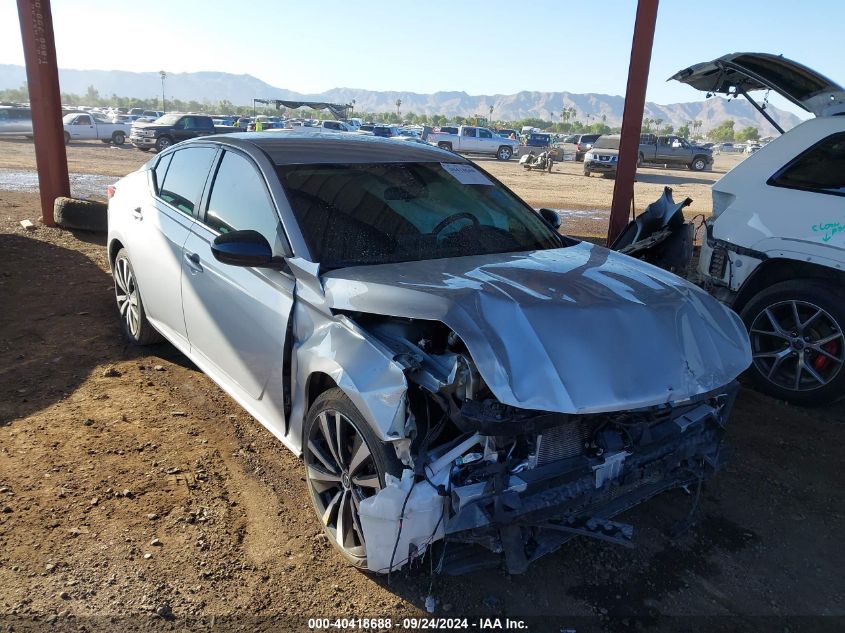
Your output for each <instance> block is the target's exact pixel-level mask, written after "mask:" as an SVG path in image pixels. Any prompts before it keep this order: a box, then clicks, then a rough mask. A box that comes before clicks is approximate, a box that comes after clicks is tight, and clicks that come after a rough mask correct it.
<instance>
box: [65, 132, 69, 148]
mask: <svg viewBox="0 0 845 633" xmlns="http://www.w3.org/2000/svg"><path fill="white" fill-rule="evenodd" d="M65 145H70V134H69V133H67V132H65Z"/></svg>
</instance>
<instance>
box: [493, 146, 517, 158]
mask: <svg viewBox="0 0 845 633" xmlns="http://www.w3.org/2000/svg"><path fill="white" fill-rule="evenodd" d="M511 156H513V151H512V150H511V148H510V147H508V146H507V145H502V146H501V147H500V148H499V151H498V152H496V158H498V159H499V160H510V159H511Z"/></svg>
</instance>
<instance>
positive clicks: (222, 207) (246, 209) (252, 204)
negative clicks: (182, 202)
mask: <svg viewBox="0 0 845 633" xmlns="http://www.w3.org/2000/svg"><path fill="white" fill-rule="evenodd" d="M205 223H206V225H208V226H209V227H210V228H211V229H213V230H215V231H217V232H219V233H230V232H232V231H243V230H246V229H252V230H253V231H258V232H259V233H261V235H263V236H264V237H265V238H267V241H268V242H269V243H270V245H271V246H273V247H274V248H275V247H276V241H277V239H278V226H279V218H278V216H277V215H276V209H275V207H274V206H273V203H272V202H271V201H270V194H269V193H268V192H267V185H265V184H264V179H263V178H262V177H261V175H260V174H259V173H258V170H257V168H256V167H255V166H254V165H253V164H252V163H251V162H250V161H248V160H247V159H246V158H244V157H243V156H240V155H238V154H236V153H234V152H226V153H225V154H223V160H222V162H221V163H220V169H218V170H217V176H216V177H215V178H214V185H212V188H211V198H210V199H209V203H208V211H207V212H206V215H205Z"/></svg>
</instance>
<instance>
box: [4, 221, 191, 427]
mask: <svg viewBox="0 0 845 633" xmlns="http://www.w3.org/2000/svg"><path fill="white" fill-rule="evenodd" d="M78 237H79V238H80V239H82V240H83V241H87V242H92V243H96V244H102V243H104V240H105V236H103V235H97V234H93V233H85V234H83V233H79V235H78ZM0 271H2V272H0V306H2V309H0V368H2V369H0V425H5V424H8V423H9V422H10V421H12V420H14V419H16V418H21V417H25V416H27V415H30V414H31V413H33V412H35V411H39V410H42V409H44V408H46V407H48V406H50V405H52V404H54V403H56V402H58V401H60V400H62V399H63V398H65V397H67V395H68V394H70V393H72V392H73V391H74V390H75V389H76V388H77V387H78V386H79V385H80V384H82V382H84V381H85V380H86V379H87V378H88V376H89V375H90V374H91V372H92V371H93V370H94V369H95V368H97V367H100V366H103V365H105V364H108V363H109V362H119V361H125V360H131V359H133V358H137V357H140V356H144V355H146V354H147V353H149V352H152V353H153V354H155V355H158V356H160V357H162V358H164V359H166V360H169V361H171V362H174V363H178V364H180V365H183V366H185V367H193V366H192V364H191V363H190V361H188V360H187V359H186V358H185V357H184V356H183V355H182V354H180V353H179V352H178V351H177V350H176V349H175V348H173V347H172V346H171V345H170V344H162V345H157V346H154V347H152V348H150V349H148V350H141V349H139V348H136V347H133V346H131V345H128V344H127V342H126V339H125V338H124V337H123V335H122V332H121V328H120V321H119V320H118V318H117V313H116V308H115V304H114V290H113V282H112V279H111V276H110V275H108V274H107V273H105V272H103V270H101V269H100V268H99V267H98V266H97V265H96V264H95V263H94V262H92V261H91V259H89V258H88V257H86V256H85V255H83V254H82V253H80V252H78V251H76V250H73V249H71V248H64V247H61V246H56V245H54V244H50V243H48V242H44V241H41V240H38V239H33V238H29V237H23V236H20V235H9V234H0Z"/></svg>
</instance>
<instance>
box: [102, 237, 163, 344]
mask: <svg viewBox="0 0 845 633" xmlns="http://www.w3.org/2000/svg"><path fill="white" fill-rule="evenodd" d="M112 276H113V277H114V294H115V298H116V299H117V309H118V310H119V311H120V316H121V319H122V323H123V331H124V333H125V334H126V336H127V337H129V340H130V341H132V342H133V343H135V344H136V345H150V344H151V343H158V342H159V341H161V340H162V337H161V334H159V333H158V332H157V331H156V330H155V328H154V327H153V326H152V325H150V322H149V321H148V320H147V313H146V311H145V310H144V302H143V301H141V293H140V291H139V290H138V280H137V279H136V277H135V271H134V270H133V269H132V262H130V261H129V254H128V253H127V252H126V249H124V248H121V249H120V250H119V251H118V253H117V257H115V258H114V264H112Z"/></svg>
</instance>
